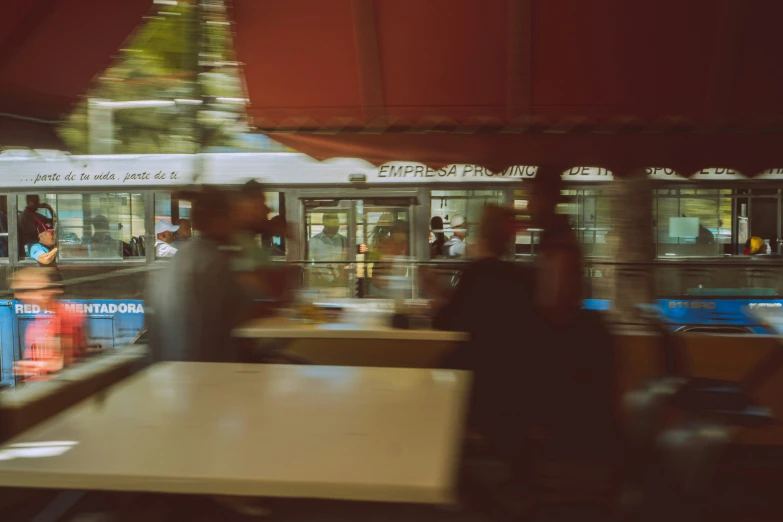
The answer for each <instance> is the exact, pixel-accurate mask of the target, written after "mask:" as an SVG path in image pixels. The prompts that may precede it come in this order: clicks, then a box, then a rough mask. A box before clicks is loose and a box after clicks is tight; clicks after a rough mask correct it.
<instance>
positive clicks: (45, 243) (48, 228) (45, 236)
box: [30, 223, 57, 268]
mask: <svg viewBox="0 0 783 522" xmlns="http://www.w3.org/2000/svg"><path fill="white" fill-rule="evenodd" d="M56 240H57V237H56V236H55V234H54V227H53V226H52V225H51V224H49V223H41V224H39V228H38V242H37V243H33V244H32V245H30V257H32V258H33V259H35V260H36V261H38V264H39V265H41V266H47V267H51V268H55V267H57V248H56V247H55V246H54V245H55V241H56Z"/></svg>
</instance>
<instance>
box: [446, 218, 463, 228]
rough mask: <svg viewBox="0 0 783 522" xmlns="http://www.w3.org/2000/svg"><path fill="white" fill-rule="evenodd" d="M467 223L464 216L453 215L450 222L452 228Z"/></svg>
mask: <svg viewBox="0 0 783 522" xmlns="http://www.w3.org/2000/svg"><path fill="white" fill-rule="evenodd" d="M464 224H465V218H464V217H462V216H453V217H452V218H451V221H450V222H449V226H450V227H451V228H456V227H461V226H462V225H464Z"/></svg>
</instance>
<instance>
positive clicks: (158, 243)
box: [155, 220, 179, 257]
mask: <svg viewBox="0 0 783 522" xmlns="http://www.w3.org/2000/svg"><path fill="white" fill-rule="evenodd" d="M177 230H179V227H178V226H175V225H172V224H171V222H170V221H163V220H161V221H158V222H157V223H155V257H174V254H176V253H177V247H175V246H172V243H173V242H174V233H175V232H176V231H177Z"/></svg>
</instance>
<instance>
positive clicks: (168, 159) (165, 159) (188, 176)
mask: <svg viewBox="0 0 783 522" xmlns="http://www.w3.org/2000/svg"><path fill="white" fill-rule="evenodd" d="M195 158H196V157H195V156H193V155H188V154H159V155H158V154H155V155H112V156H68V155H65V154H61V155H59V156H53V157H42V158H37V157H29V156H28V157H11V158H8V159H6V158H0V184H1V185H2V186H4V187H9V188H12V187H24V188H42V189H45V188H57V189H66V190H73V191H78V190H79V189H80V188H95V187H104V186H105V187H124V186H127V187H153V186H167V185H181V184H187V183H192V182H193V176H194V165H195Z"/></svg>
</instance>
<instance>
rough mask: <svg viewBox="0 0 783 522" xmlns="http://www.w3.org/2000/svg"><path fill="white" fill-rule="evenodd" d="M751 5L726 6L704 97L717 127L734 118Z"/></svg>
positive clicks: (743, 1)
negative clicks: (733, 106)
mask: <svg viewBox="0 0 783 522" xmlns="http://www.w3.org/2000/svg"><path fill="white" fill-rule="evenodd" d="M749 3H750V2H748V1H747V0H724V1H723V2H722V4H723V5H722V7H721V10H720V18H719V19H718V24H717V27H716V31H715V43H714V45H713V55H712V64H711V66H710V72H709V76H708V77H707V86H706V92H705V97H704V114H705V116H706V119H707V121H710V122H711V123H712V124H713V125H715V126H721V125H723V124H725V123H726V120H727V118H729V117H730V114H729V111H730V109H731V101H732V98H733V96H734V88H735V86H736V83H737V68H738V67H739V61H740V49H741V47H742V38H743V34H744V29H745V18H746V13H747V10H748V4H749Z"/></svg>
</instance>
